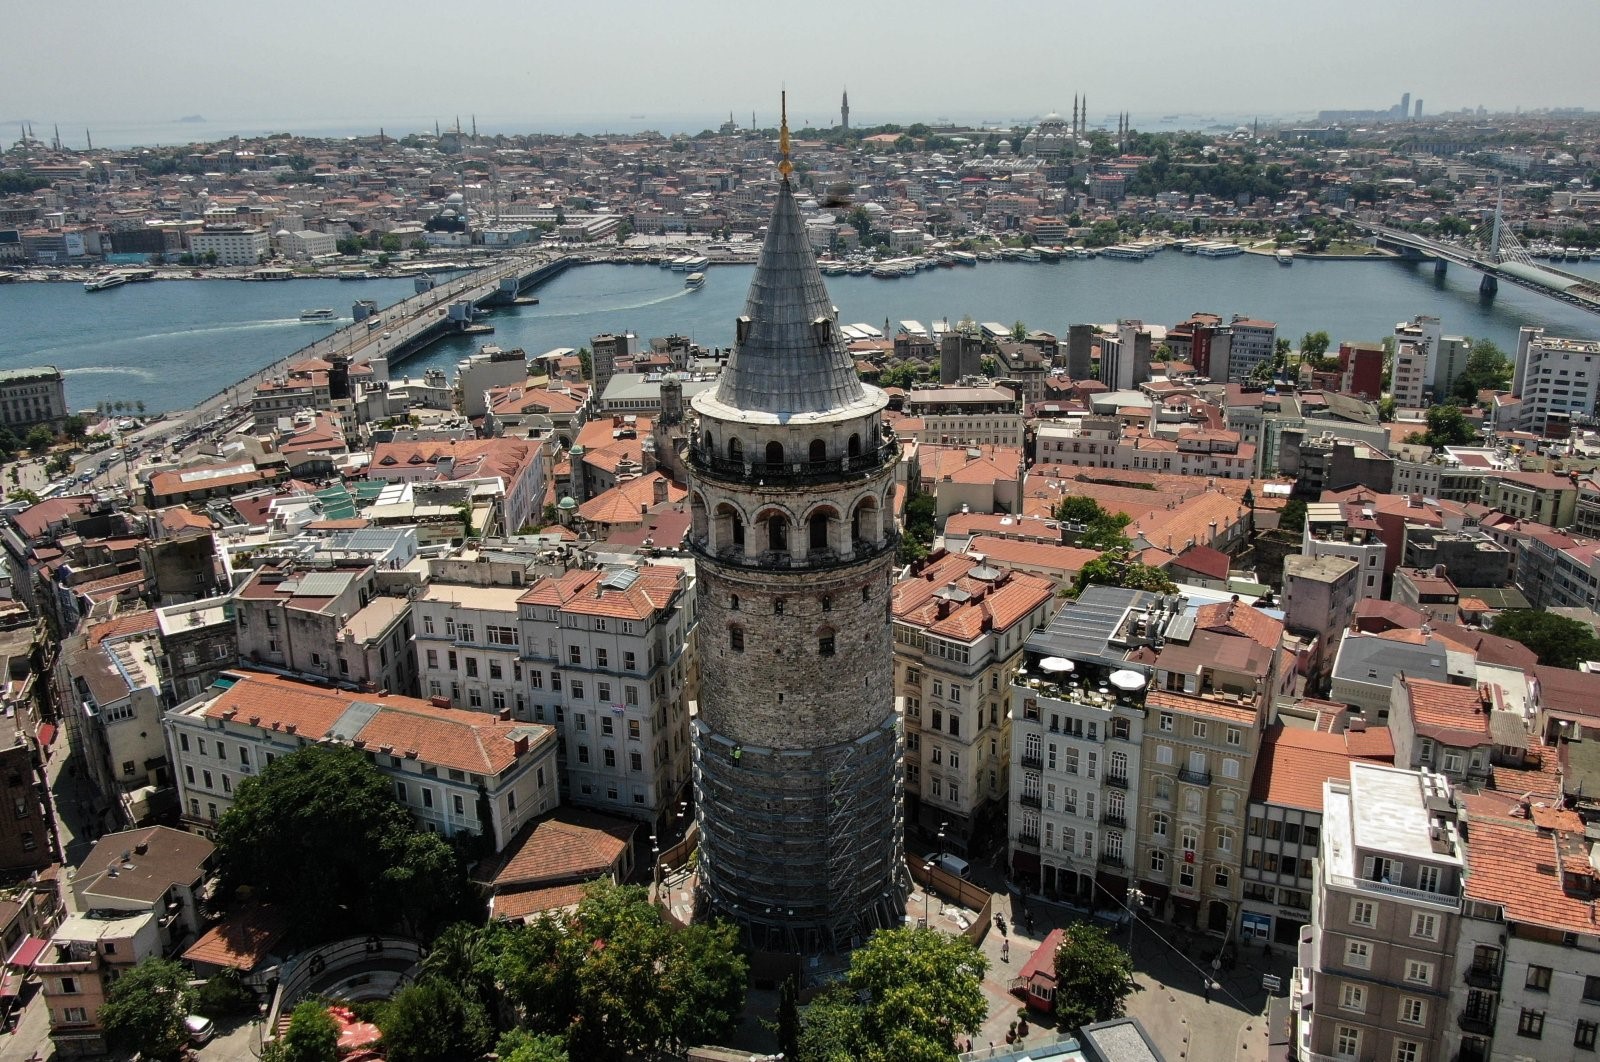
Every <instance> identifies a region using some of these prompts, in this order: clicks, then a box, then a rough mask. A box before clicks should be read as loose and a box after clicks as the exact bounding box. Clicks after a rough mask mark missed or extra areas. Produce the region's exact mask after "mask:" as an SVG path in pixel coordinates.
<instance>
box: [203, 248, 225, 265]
mask: <svg viewBox="0 0 1600 1062" xmlns="http://www.w3.org/2000/svg"><path fill="white" fill-rule="evenodd" d="M200 257H201V260H202V261H204V262H205V264H206V265H208V266H214V265H216V264H217V263H218V262H220V261H221V260H222V256H221V255H219V254H217V252H216V251H207V252H206V253H205V254H203V255H201V256H200Z"/></svg>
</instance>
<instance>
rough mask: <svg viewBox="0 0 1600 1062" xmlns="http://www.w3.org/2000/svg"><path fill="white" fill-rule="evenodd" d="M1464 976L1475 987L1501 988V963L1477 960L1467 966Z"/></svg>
mask: <svg viewBox="0 0 1600 1062" xmlns="http://www.w3.org/2000/svg"><path fill="white" fill-rule="evenodd" d="M1464 977H1465V979H1466V982H1467V984H1469V985H1471V986H1472V987H1473V988H1499V987H1500V964H1499V963H1481V962H1475V963H1473V964H1472V965H1471V966H1469V967H1467V971H1466V973H1465V975H1464Z"/></svg>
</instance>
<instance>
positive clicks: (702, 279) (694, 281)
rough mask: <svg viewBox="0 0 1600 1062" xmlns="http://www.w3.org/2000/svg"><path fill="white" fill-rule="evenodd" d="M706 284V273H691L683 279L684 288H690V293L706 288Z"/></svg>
mask: <svg viewBox="0 0 1600 1062" xmlns="http://www.w3.org/2000/svg"><path fill="white" fill-rule="evenodd" d="M705 283H706V275H705V274H704V273H690V274H689V275H688V276H686V277H684V278H683V286H684V287H686V288H688V289H689V290H690V291H698V290H699V289H700V288H702V287H704V286H705Z"/></svg>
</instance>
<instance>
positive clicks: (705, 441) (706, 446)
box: [700, 431, 716, 456]
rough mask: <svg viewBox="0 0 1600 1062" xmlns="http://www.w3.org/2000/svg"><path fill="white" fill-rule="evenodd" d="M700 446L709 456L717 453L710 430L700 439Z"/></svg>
mask: <svg viewBox="0 0 1600 1062" xmlns="http://www.w3.org/2000/svg"><path fill="white" fill-rule="evenodd" d="M700 448H701V449H702V450H704V451H705V452H706V454H707V455H708V456H709V455H711V454H714V453H716V447H714V446H713V445H712V444H711V433H710V432H709V431H708V432H706V433H705V435H704V437H703V438H702V439H701V440H700Z"/></svg>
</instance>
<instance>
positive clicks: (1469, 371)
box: [1450, 339, 1511, 405]
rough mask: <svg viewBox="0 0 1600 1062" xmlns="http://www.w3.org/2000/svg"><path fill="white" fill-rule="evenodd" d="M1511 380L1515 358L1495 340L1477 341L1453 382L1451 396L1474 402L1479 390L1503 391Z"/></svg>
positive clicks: (1455, 398) (1466, 402)
mask: <svg viewBox="0 0 1600 1062" xmlns="http://www.w3.org/2000/svg"><path fill="white" fill-rule="evenodd" d="M1510 383H1511V360H1510V359H1509V358H1507V357H1506V355H1505V352H1504V351H1502V350H1501V349H1500V348H1499V347H1498V346H1496V345H1495V344H1494V343H1493V342H1492V341H1491V340H1487V339H1479V340H1476V341H1474V342H1473V344H1472V349H1471V350H1470V351H1469V352H1468V353H1467V363H1466V365H1464V366H1463V367H1462V369H1461V372H1460V373H1459V374H1457V376H1456V378H1455V379H1454V380H1452V381H1451V383H1450V397H1451V398H1452V399H1454V400H1456V401H1458V402H1462V403H1465V404H1467V405H1472V404H1474V403H1476V402H1477V401H1478V392H1479V391H1503V390H1505V388H1506V387H1507V386H1508V385H1509V384H1510Z"/></svg>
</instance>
